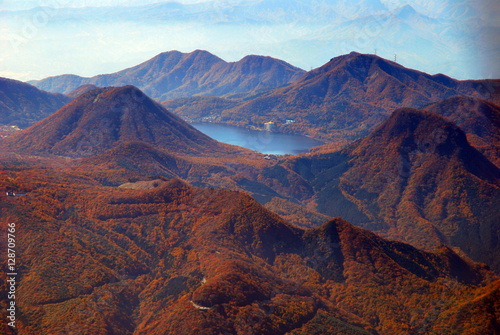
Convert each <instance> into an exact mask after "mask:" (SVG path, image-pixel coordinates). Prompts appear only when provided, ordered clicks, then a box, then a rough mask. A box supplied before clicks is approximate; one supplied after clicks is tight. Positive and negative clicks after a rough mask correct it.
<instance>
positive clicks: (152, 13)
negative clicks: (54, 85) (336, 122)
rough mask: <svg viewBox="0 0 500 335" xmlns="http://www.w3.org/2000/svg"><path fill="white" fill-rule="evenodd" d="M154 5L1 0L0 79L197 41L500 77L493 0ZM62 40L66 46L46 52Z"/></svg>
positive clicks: (93, 67) (291, 56)
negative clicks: (373, 56) (356, 56)
mask: <svg viewBox="0 0 500 335" xmlns="http://www.w3.org/2000/svg"><path fill="white" fill-rule="evenodd" d="M151 2H152V1H149V2H142V1H141V2H139V1H134V3H131V1H127V3H128V5H127V6H124V5H123V2H121V1H120V2H116V1H95V0H93V1H71V2H64V3H63V2H57V3H52V4H51V3H46V2H43V1H17V0H16V1H3V3H2V8H3V9H5V10H4V11H2V13H1V14H0V18H1V21H2V23H4V25H3V27H4V34H3V36H4V38H3V39H2V41H3V42H4V43H5V45H6V47H5V48H4V53H3V59H4V60H3V62H2V64H3V66H2V68H0V76H7V77H10V76H12V78H15V79H20V80H30V79H40V78H44V77H48V76H54V75H57V74H62V73H75V71H78V73H77V74H79V75H81V76H87V77H91V76H93V75H95V74H100V73H111V72H115V71H117V70H118V69H120V68H128V67H130V66H131V65H133V64H137V63H138V62H139V61H140V60H142V59H147V58H150V57H152V56H153V55H155V54H158V53H160V52H162V51H164V50H181V51H183V52H187V51H189V50H194V49H196V48H200V49H206V50H211V51H213V52H214V53H215V54H217V55H219V56H220V57H222V58H223V59H226V60H230V61H236V60H238V59H241V58H243V57H244V56H245V55H247V54H250V53H258V54H265V55H271V56H272V57H275V58H279V59H284V60H286V61H287V62H288V63H291V64H293V65H295V66H298V67H301V68H303V69H307V70H309V69H310V68H311V67H312V68H316V67H319V66H321V65H322V64H324V63H325V62H326V61H327V60H328V59H330V58H332V57H334V56H339V55H342V54H346V53H349V52H351V51H352V50H355V51H358V52H361V53H377V54H378V55H380V56H383V57H385V58H389V59H393V57H394V54H397V57H398V59H399V61H400V62H401V63H402V64H404V65H405V66H407V67H411V68H416V69H419V70H421V71H425V72H427V73H439V72H441V73H445V74H447V75H449V76H452V77H454V78H459V79H471V78H473V79H481V78H498V77H499V74H500V71H499V70H500V69H499V67H498V64H500V62H499V59H498V55H499V54H500V53H499V49H498V48H499V45H500V44H499V43H498V36H500V34H499V33H498V32H499V29H500V28H499V24H498V22H500V21H499V20H498V12H499V11H498V6H497V3H496V1H493V0H482V1H469V0H454V1H440V2H431V1H411V3H409V2H408V1H389V0H383V1H380V0H356V1H349V2H346V1H320V2H304V1H299V0H289V1H255V0H240V1H237V2H223V3H221V2H220V1H196V2H192V1H189V2H186V1H177V2H171V1H154V3H151ZM50 6H51V7H50ZM37 17H48V20H47V22H45V24H43V25H37V26H36V28H37V33H36V34H34V36H29V35H26V33H25V32H24V31H23V28H24V27H25V25H24V23H25V22H27V21H28V22H30V20H31V21H34V22H36V20H34V19H33V18H37ZM42 36H43V38H42ZM144 36H147V38H144ZM75 37H77V38H75ZM27 41H28V42H29V43H26V42H27ZM60 45H65V48H64V50H63V52H60V53H53V52H51V50H54V49H55V48H56V49H57V46H60ZM123 46H127V47H123ZM131 46H133V47H131ZM34 50H36V52H33V51H34ZM66 50H74V51H75V52H71V53H69V52H66ZM75 69H77V70H75ZM128 84H133V83H128ZM136 86H137V85H136ZM140 88H142V87H140Z"/></svg>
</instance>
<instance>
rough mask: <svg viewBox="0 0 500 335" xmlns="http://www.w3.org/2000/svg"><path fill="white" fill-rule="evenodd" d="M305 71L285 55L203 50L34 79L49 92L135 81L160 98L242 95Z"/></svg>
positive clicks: (35, 83) (297, 75)
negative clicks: (223, 55)
mask: <svg viewBox="0 0 500 335" xmlns="http://www.w3.org/2000/svg"><path fill="white" fill-rule="evenodd" d="M302 74H304V71H303V70H301V69H299V68H296V67H293V66H291V65H290V64H287V63H285V62H284V61H281V60H278V59H274V58H271V57H264V56H247V57H245V58H243V59H241V60H240V61H238V62H233V63H228V62H225V61H224V60H222V59H220V58H219V57H216V56H214V55H212V54H211V53H209V52H207V51H203V50H195V51H193V52H191V53H187V54H186V53H181V52H179V51H169V52H165V53H161V54H159V55H157V56H155V57H153V58H152V59H150V60H148V61H146V62H144V63H142V64H139V65H137V66H134V67H131V68H129V69H125V70H122V71H119V72H116V73H112V74H105V75H98V76H95V77H91V78H83V77H79V76H75V75H63V76H56V77H50V78H46V79H42V80H39V81H32V82H30V83H31V84H33V85H35V86H36V87H38V88H42V89H45V90H47V91H50V92H58V93H64V94H67V93H69V92H71V91H73V90H74V89H76V88H78V87H79V86H81V85H84V84H93V85H96V86H99V87H105V86H124V85H134V86H137V87H138V88H139V89H141V90H142V91H144V93H146V94H147V95H148V96H150V97H152V98H153V99H156V100H159V101H162V100H168V99H172V98H182V97H190V96H193V95H215V96H224V95H232V94H237V95H243V96H247V95H249V94H254V93H256V92H260V91H262V90H267V89H271V88H276V87H280V86H283V85H286V84H288V83H290V82H293V81H295V80H297V79H298V78H299V77H300V76H301V75H302Z"/></svg>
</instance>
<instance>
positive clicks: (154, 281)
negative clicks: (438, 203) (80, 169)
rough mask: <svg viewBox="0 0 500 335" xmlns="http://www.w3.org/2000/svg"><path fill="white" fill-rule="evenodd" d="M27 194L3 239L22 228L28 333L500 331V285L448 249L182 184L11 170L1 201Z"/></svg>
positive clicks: (14, 206)
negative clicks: (301, 218)
mask: <svg viewBox="0 0 500 335" xmlns="http://www.w3.org/2000/svg"><path fill="white" fill-rule="evenodd" d="M23 187H24V188H25V190H26V191H27V192H28V194H29V195H28V197H27V198H26V199H25V200H24V201H22V200H19V199H17V198H13V197H11V198H8V199H5V201H2V202H1V206H2V211H1V212H0V222H1V224H2V228H3V229H5V228H6V225H7V222H15V223H17V225H16V234H17V235H16V236H18V237H17V238H18V239H17V240H16V243H17V249H16V252H17V253H18V254H19V255H22V263H21V264H19V265H16V266H18V267H19V270H20V273H22V276H18V277H17V287H18V294H17V295H16V306H17V311H18V313H19V315H22V317H20V318H19V319H18V320H17V324H16V327H17V328H18V330H19V332H21V333H23V334H53V333H72V332H89V333H96V334H97V333H98V334H116V333H119V334H132V333H134V334H165V333H167V334H200V333H202V334H218V333H229V334H235V333H251V334H285V333H289V332H292V331H293V332H296V333H310V330H311V329H316V330H317V331H319V332H320V333H325V331H323V332H321V329H323V330H325V329H329V331H330V332H332V333H338V332H341V331H343V332H344V333H351V334H374V333H400V332H404V331H406V332H410V333H426V332H427V330H428V329H426V328H425V327H430V328H431V329H441V328H451V327H453V329H455V330H456V331H458V332H461V333H467V332H468V331H469V330H470V329H475V330H477V331H478V332H482V333H491V332H492V331H493V330H494V329H495V328H494V327H495V320H498V310H497V309H495V306H496V303H495V299H494V298H495V296H496V295H497V294H498V293H495V292H498V281H496V282H492V280H496V279H497V278H496V277H495V276H493V275H492V274H491V273H490V272H489V271H488V270H486V269H485V267H484V266H481V265H478V264H473V263H470V262H467V261H464V260H463V259H461V258H460V257H458V256H457V255H456V254H455V253H454V252H453V251H451V250H450V249H448V248H443V249H441V250H440V251H439V252H437V253H428V252H423V251H419V250H417V249H415V248H413V247H411V246H409V245H406V244H403V243H398V242H389V241H386V240H384V239H382V238H380V237H377V236H376V235H374V234H373V233H370V232H368V231H365V230H362V229H359V228H356V227H354V226H352V225H351V224H349V223H347V222H346V221H344V220H341V219H335V220H332V221H330V222H327V223H325V224H323V225H322V226H321V227H319V228H317V229H312V230H301V229H298V228H294V227H292V226H290V225H288V224H287V223H286V222H284V221H283V220H282V219H281V218H280V217H279V216H277V215H275V214H273V213H271V212H269V211H267V210H266V209H264V208H263V207H261V206H260V205H258V204H257V202H255V201H254V200H253V199H252V198H250V197H249V196H247V195H245V194H241V193H238V192H231V191H221V190H201V189H196V188H192V187H190V186H188V185H186V184H183V183H181V182H180V181H178V180H171V181H169V182H166V183H163V184H162V185H161V186H159V187H157V188H154V189H151V190H130V189H122V188H110V187H101V186H97V185H93V184H91V183H81V182H79V181H78V178H77V179H75V177H74V176H71V175H67V174H65V173H62V174H58V175H54V174H52V172H51V171H47V170H45V171H43V170H30V169H29V168H28V169H24V170H19V169H16V170H14V169H13V170H10V169H8V168H6V169H4V174H3V175H2V177H1V179H0V191H1V193H0V194H5V193H4V191H5V190H6V189H7V188H16V189H21V188H23ZM21 223H22V224H21ZM56 274H57V275H56ZM0 280H2V282H1V285H0V288H1V291H2V292H1V293H2V294H1V296H2V298H1V299H2V300H1V303H2V306H3V307H2V311H5V310H6V308H5V306H6V305H5V304H6V303H8V301H7V294H6V290H7V285H6V282H5V281H4V279H0ZM479 297H481V301H480V302H479V301H478V298H479ZM467 303H470V304H471V305H472V306H474V309H471V310H468V309H464V308H463V307H462V306H464V304H467ZM481 308H483V309H484V310H485V312H484V313H478V312H477V310H478V309H481ZM4 314H5V312H2V315H3V316H4V317H5V315H4ZM450 320H452V321H450ZM480 321H481V322H480ZM485 321H486V322H485Z"/></svg>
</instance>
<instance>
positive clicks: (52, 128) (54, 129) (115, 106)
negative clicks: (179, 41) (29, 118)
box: [3, 86, 228, 157]
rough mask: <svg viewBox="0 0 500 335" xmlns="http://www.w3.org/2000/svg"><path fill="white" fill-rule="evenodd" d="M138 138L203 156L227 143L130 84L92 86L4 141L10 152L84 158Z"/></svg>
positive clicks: (220, 150)
mask: <svg viewBox="0 0 500 335" xmlns="http://www.w3.org/2000/svg"><path fill="white" fill-rule="evenodd" d="M130 141H142V142H146V143H150V144H154V145H155V146H157V147H158V148H163V149H168V150H169V151H170V152H171V153H178V154H179V153H190V154H194V155H201V154H203V155H205V154H209V153H212V154H213V153H215V152H222V151H224V150H225V148H228V146H226V145H224V144H221V143H219V142H217V141H215V140H213V139H211V138H210V137H208V136H206V135H204V134H202V133H200V132H199V131H197V130H196V129H194V128H193V127H191V126H190V125H188V124H187V123H186V122H184V121H182V120H181V119H180V118H178V117H177V116H175V115H173V114H171V113H169V112H168V111H167V110H165V109H164V108H163V107H161V106H160V105H159V104H157V103H155V102H154V101H152V100H151V99H150V98H148V97H147V96H146V95H145V94H144V93H142V92H141V91H140V90H138V89H137V88H135V87H133V86H125V87H119V88H112V87H111V88H100V89H95V90H91V91H89V92H87V93H84V94H83V95H80V96H79V97H78V98H76V99H75V100H73V101H72V102H71V103H69V104H67V105H66V106H64V107H63V108H61V109H60V110H59V111H57V113H55V114H53V115H51V116H50V117H48V118H46V119H44V120H43V121H40V122H39V123H37V124H36V125H34V126H32V127H30V128H28V129H25V130H24V131H21V132H18V133H16V134H15V135H13V136H10V137H9V138H7V139H6V140H4V144H3V145H4V146H5V145H6V146H8V148H9V149H10V150H13V151H17V152H23V153H32V154H54V155H62V156H73V157H83V156H89V155H94V154H97V153H102V152H104V151H106V150H108V149H111V148H114V147H116V146H117V145H118V144H120V143H124V142H130Z"/></svg>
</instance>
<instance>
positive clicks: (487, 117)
mask: <svg viewBox="0 0 500 335" xmlns="http://www.w3.org/2000/svg"><path fill="white" fill-rule="evenodd" d="M423 109H424V110H427V111H430V112H434V113H437V114H439V115H442V116H444V117H446V118H447V119H449V120H451V121H453V122H455V123H456V125H457V126H458V127H460V129H462V130H463V131H464V132H465V133H466V134H467V141H468V142H469V143H470V144H471V145H472V146H473V147H474V148H476V149H478V150H479V151H480V152H481V153H482V154H484V155H485V156H486V157H488V159H489V160H490V161H492V162H493V163H495V165H496V166H498V167H500V107H499V106H498V105H495V104H492V103H490V102H488V101H484V100H481V99H475V98H468V97H455V98H450V99H446V100H442V101H439V102H436V103H434V104H431V105H429V106H426V107H424V108H423Z"/></svg>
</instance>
